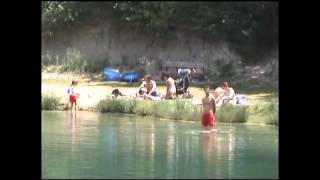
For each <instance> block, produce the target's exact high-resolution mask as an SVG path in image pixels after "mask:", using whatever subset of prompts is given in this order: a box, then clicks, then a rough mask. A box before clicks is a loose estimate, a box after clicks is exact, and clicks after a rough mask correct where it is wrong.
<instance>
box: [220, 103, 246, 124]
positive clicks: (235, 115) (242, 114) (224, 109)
mask: <svg viewBox="0 0 320 180" xmlns="http://www.w3.org/2000/svg"><path fill="white" fill-rule="evenodd" d="M248 115H249V114H248V107H247V106H232V105H222V106H221V107H219V108H218V109H217V121H218V122H227V123H245V122H247V120H248Z"/></svg>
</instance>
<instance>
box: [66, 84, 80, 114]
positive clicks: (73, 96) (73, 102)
mask: <svg viewBox="0 0 320 180" xmlns="http://www.w3.org/2000/svg"><path fill="white" fill-rule="evenodd" d="M77 85H78V81H72V82H71V86H70V87H69V89H68V94H69V102H70V104H71V111H72V109H73V105H74V110H75V111H76V110H77V97H78V96H79V94H78V93H77V92H76V86H77Z"/></svg>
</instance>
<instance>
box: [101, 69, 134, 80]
mask: <svg viewBox="0 0 320 180" xmlns="http://www.w3.org/2000/svg"><path fill="white" fill-rule="evenodd" d="M104 77H105V80H107V81H127V82H136V81H139V78H140V74H139V72H137V71H129V72H126V73H121V72H120V71H119V70H118V69H113V68H109V67H107V68H104Z"/></svg>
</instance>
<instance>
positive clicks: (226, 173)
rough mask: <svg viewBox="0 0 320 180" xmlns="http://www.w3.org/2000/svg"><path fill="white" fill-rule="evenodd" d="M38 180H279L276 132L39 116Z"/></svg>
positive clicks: (97, 116) (115, 117) (124, 118)
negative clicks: (206, 130) (213, 130)
mask: <svg viewBox="0 0 320 180" xmlns="http://www.w3.org/2000/svg"><path fill="white" fill-rule="evenodd" d="M42 178H55V179H57V178H64V179H67V178H83V179H87V178H194V179H196V178H203V179H205V178H210V179H215V178H219V179H221V178H278V128H277V127H270V126H256V125H244V124H221V123H220V124H218V133H217V134H209V133H204V132H202V128H201V125H200V123H189V122H177V121H169V120H159V119H156V118H152V117H141V116H134V115H123V114H101V113H93V112H77V114H76V116H75V115H71V114H70V113H69V112H50V111H42Z"/></svg>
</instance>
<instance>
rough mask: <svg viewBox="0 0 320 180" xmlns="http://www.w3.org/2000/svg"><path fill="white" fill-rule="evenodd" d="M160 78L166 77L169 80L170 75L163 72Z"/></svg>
mask: <svg viewBox="0 0 320 180" xmlns="http://www.w3.org/2000/svg"><path fill="white" fill-rule="evenodd" d="M162 77H163V78H164V77H167V78H169V77H170V75H169V73H167V72H164V73H162Z"/></svg>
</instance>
